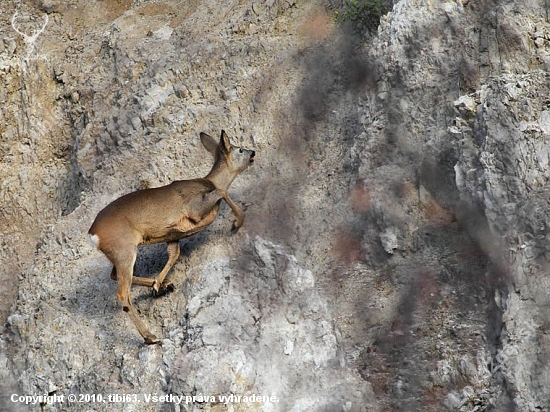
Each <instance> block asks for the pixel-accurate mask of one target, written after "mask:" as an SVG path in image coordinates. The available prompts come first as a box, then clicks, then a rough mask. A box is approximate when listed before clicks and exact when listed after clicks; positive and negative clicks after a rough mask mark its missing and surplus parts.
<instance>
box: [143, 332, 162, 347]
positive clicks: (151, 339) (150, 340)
mask: <svg viewBox="0 0 550 412" xmlns="http://www.w3.org/2000/svg"><path fill="white" fill-rule="evenodd" d="M144 339H145V343H146V344H147V345H155V344H156V345H161V344H162V343H161V340H160V339H159V338H157V337H156V336H155V335H153V334H150V335H149V336H146V337H145V338H144Z"/></svg>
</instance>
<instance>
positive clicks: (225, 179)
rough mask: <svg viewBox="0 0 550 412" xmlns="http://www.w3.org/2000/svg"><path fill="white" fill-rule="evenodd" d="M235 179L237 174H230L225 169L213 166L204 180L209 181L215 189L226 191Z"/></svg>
mask: <svg viewBox="0 0 550 412" xmlns="http://www.w3.org/2000/svg"><path fill="white" fill-rule="evenodd" d="M236 177H237V173H231V172H229V170H227V168H226V167H220V166H218V165H217V164H215V165H214V166H213V167H212V170H211V171H210V173H208V175H207V176H206V178H205V179H207V180H209V181H211V182H212V183H213V184H214V186H216V188H218V189H223V190H227V189H229V186H231V183H233V180H235V178H236Z"/></svg>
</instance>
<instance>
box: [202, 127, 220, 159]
mask: <svg viewBox="0 0 550 412" xmlns="http://www.w3.org/2000/svg"><path fill="white" fill-rule="evenodd" d="M201 142H202V145H203V146H204V148H205V149H206V150H208V151H209V152H210V153H212V155H213V156H215V155H216V150H217V149H218V144H217V143H216V141H215V140H214V138H213V137H212V136H210V135H208V134H206V133H203V132H201Z"/></svg>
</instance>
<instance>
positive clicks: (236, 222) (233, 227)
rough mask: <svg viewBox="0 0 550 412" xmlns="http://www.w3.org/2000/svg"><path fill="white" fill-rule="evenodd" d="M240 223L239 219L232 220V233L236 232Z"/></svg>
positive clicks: (241, 223)
mask: <svg viewBox="0 0 550 412" xmlns="http://www.w3.org/2000/svg"><path fill="white" fill-rule="evenodd" d="M242 225H243V222H239V221H237V220H235V221H234V222H233V226H232V227H231V233H233V234H235V233H237V232H238V231H239V229H240V228H241V226H242Z"/></svg>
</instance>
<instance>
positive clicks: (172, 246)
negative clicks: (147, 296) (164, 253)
mask: <svg viewBox="0 0 550 412" xmlns="http://www.w3.org/2000/svg"><path fill="white" fill-rule="evenodd" d="M179 256H180V243H179V241H175V242H168V262H166V265H165V266H164V268H163V269H162V271H161V272H160V273H159V274H158V276H157V277H156V278H155V279H153V289H155V292H157V293H158V292H159V291H161V290H167V291H170V290H173V289H174V286H173V285H172V282H165V281H164V278H165V277H166V275H167V274H168V271H169V270H170V269H172V266H174V264H175V263H176V260H178V257H179Z"/></svg>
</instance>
